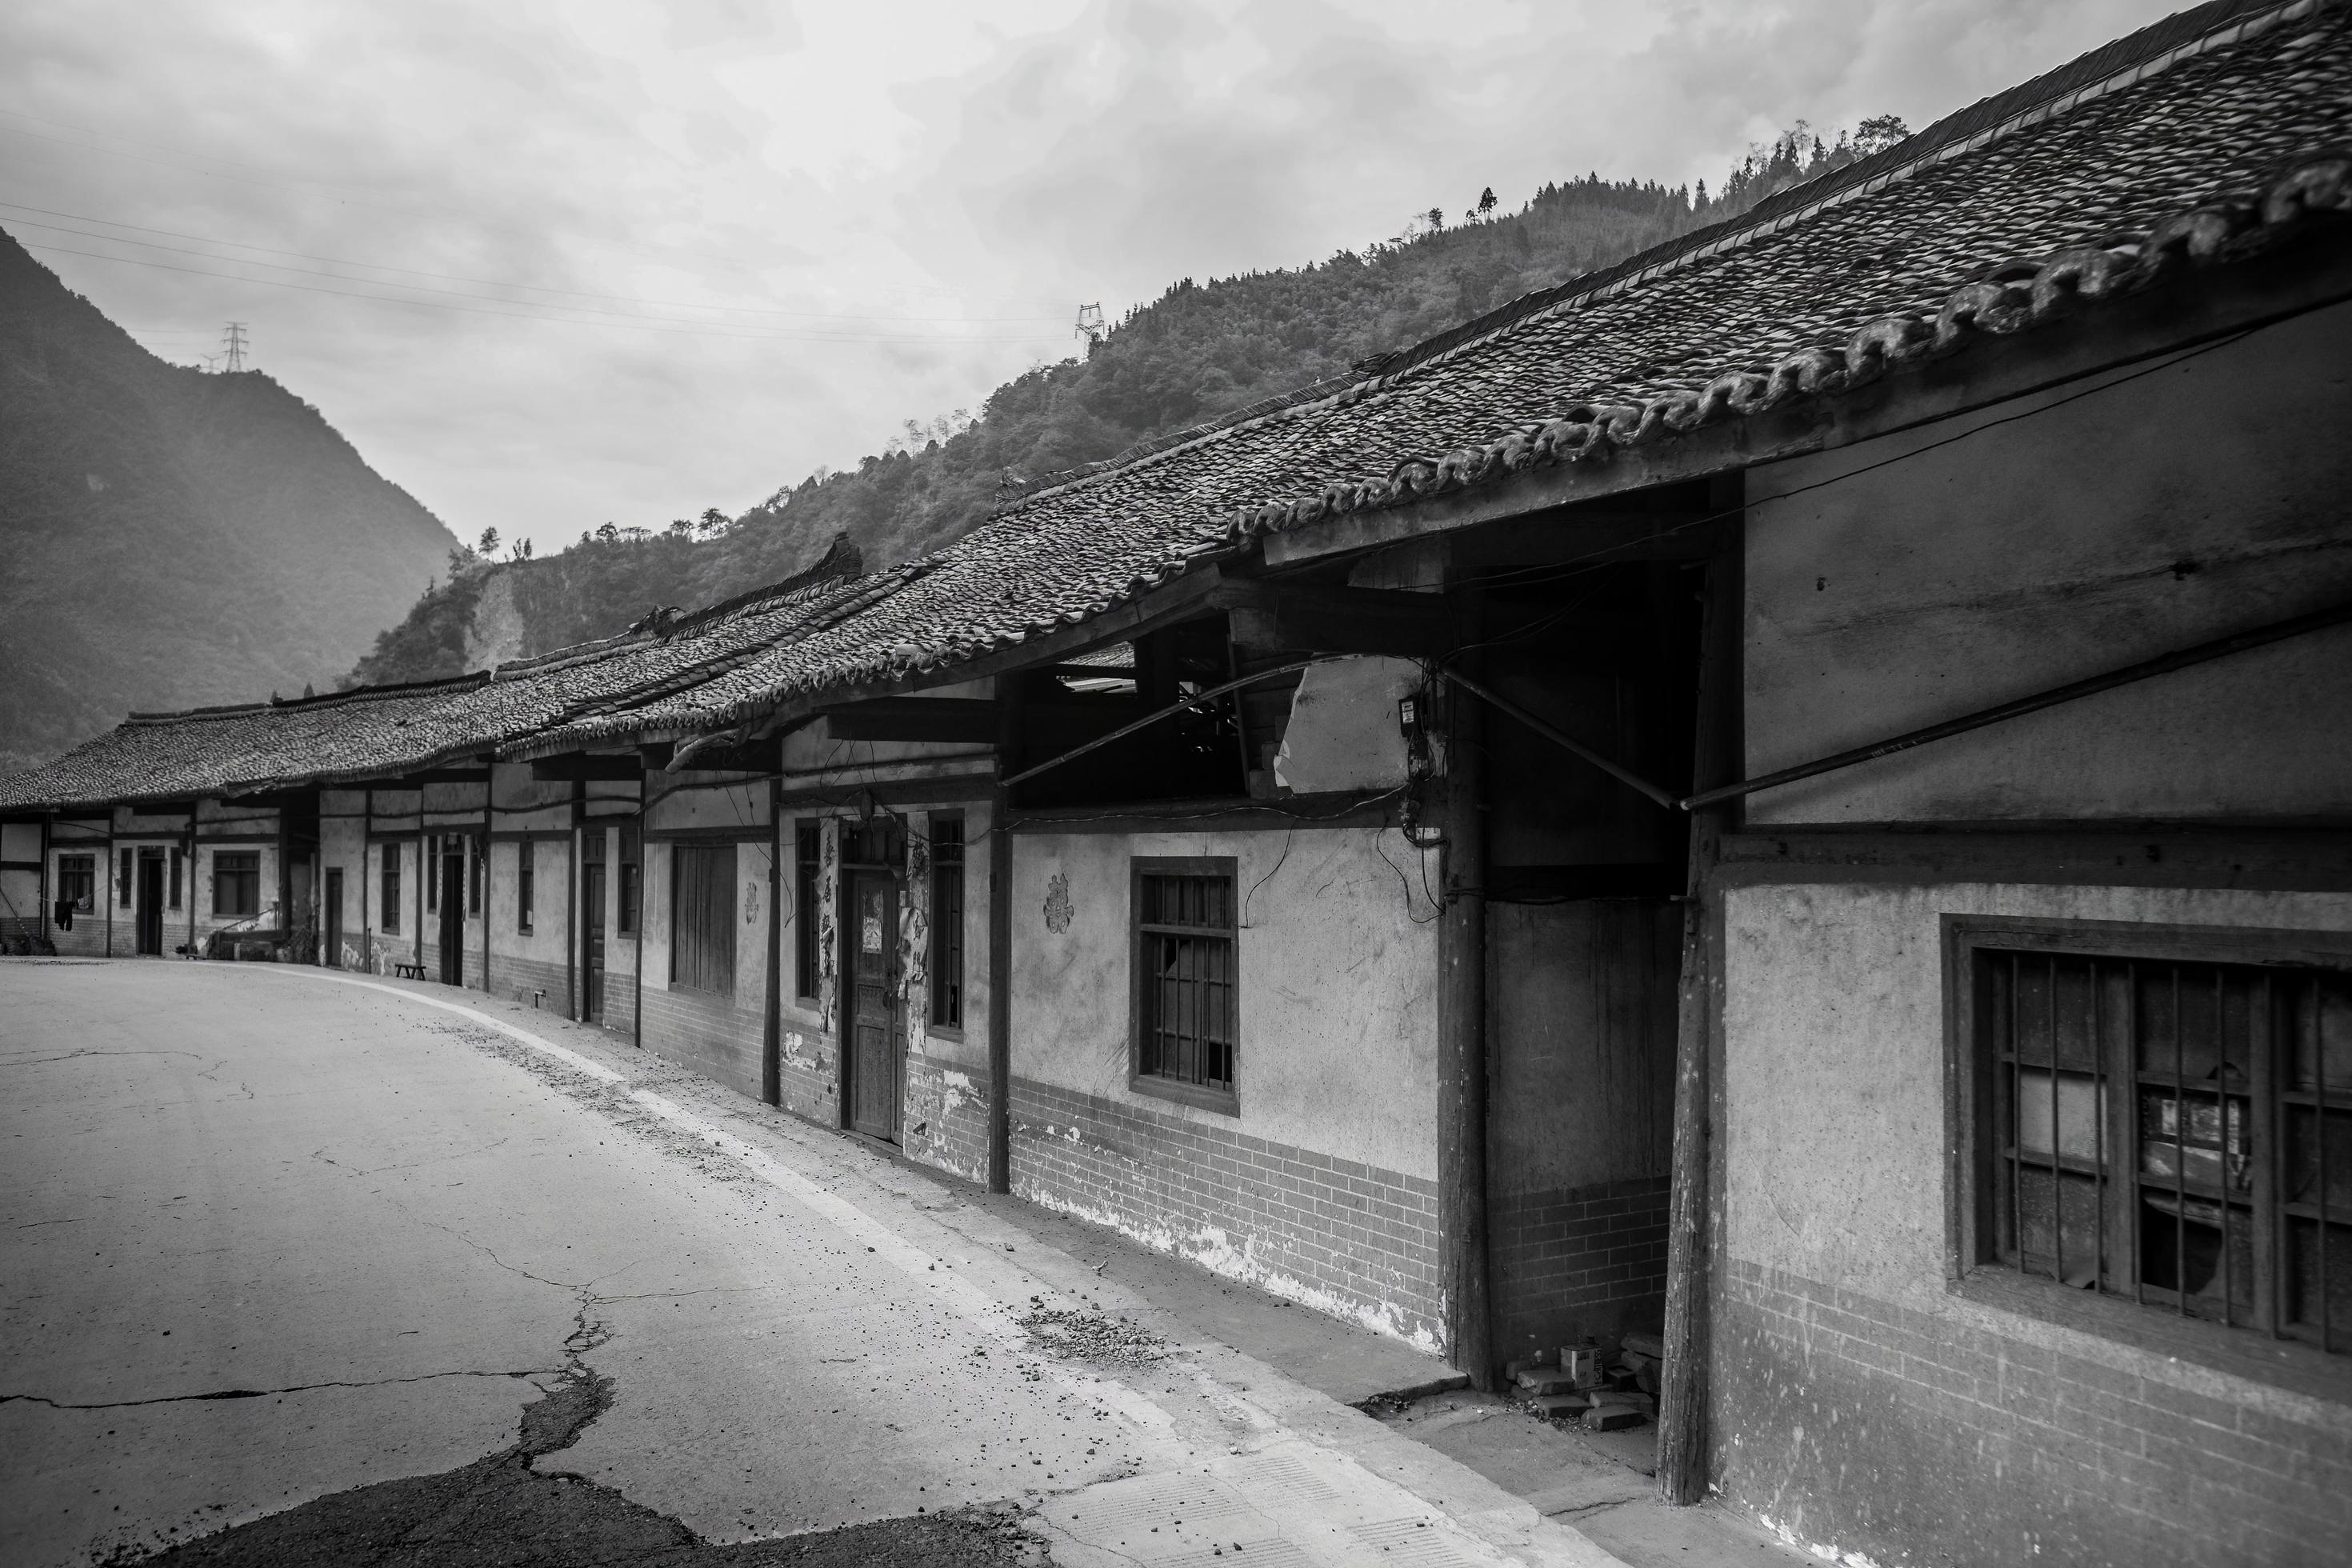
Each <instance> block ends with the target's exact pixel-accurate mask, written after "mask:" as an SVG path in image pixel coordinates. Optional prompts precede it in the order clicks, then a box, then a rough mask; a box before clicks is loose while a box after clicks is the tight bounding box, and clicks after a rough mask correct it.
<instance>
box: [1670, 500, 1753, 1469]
mask: <svg viewBox="0 0 2352 1568" xmlns="http://www.w3.org/2000/svg"><path fill="white" fill-rule="evenodd" d="M1735 548H1737V547H1736V546H1735ZM1739 582H1740V577H1739V560H1738V556H1736V555H1720V556H1717V557H1716V558H1715V559H1714V560H1713V561H1711V562H1709V563H1707V567H1706V607H1705V610H1704V618H1703V620H1702V622H1701V627H1702V630H1701V632H1700V651H1699V672H1698V721H1697V731H1698V733H1697V736H1696V744H1695V745H1694V747H1693V749H1692V760H1691V772H1692V775H1693V781H1694V784H1695V788H1696V789H1706V788H1711V787H1712V786H1714V785H1715V784H1719V783H1721V782H1723V781H1724V780H1725V779H1727V778H1728V777H1731V776H1732V775H1733V774H1734V773H1737V772H1738V765H1739V759H1738V756H1737V754H1736V752H1737V750H1738V747H1737V736H1738V727H1737V726H1738V711H1739V709H1738V702H1739V692H1738V654H1739V627H1740V614H1741V605H1740V589H1739ZM1728 809H1729V807H1728V805H1718V806H1712V807H1707V808H1705V809H1702V810H1700V811H1697V812H1695V813H1694V814H1693V815H1692V816H1691V826H1690V864H1689V868H1688V872H1687V877H1686V879H1685V900H1684V903H1683V957H1682V984H1681V987H1680V992H1679V995H1678V997H1677V1002H1676V1008H1675V1147H1674V1164H1673V1188H1672V1193H1671V1195H1670V1197H1669V1199H1668V1208H1667V1218H1666V1325H1665V1327H1666V1331H1665V1347H1664V1348H1665V1363H1664V1367H1663V1368H1662V1369H1661V1381H1660V1383H1659V1385H1658V1499H1659V1500H1660V1501H1661V1502H1664V1503H1668V1504H1672V1505H1675V1506H1677V1507H1679V1506H1683V1505H1686V1504H1690V1503H1695V1502H1697V1501H1698V1500H1700V1499H1701V1498H1703V1497H1704V1496H1705V1495H1706V1394H1707V1390H1706V1373H1707V1364H1706V1363H1707V1356H1708V1352H1709V1343H1708V1294H1709V1290H1710V1289H1711V1282H1710V1280H1709V1279H1708V1269H1707V1258H1708V1251H1709V1248H1710V1247H1712V1246H1713V1245H1714V1240H1715V1237H1714V1236H1713V1227H1712V1226H1710V1225H1709V1224H1708V1217H1709V1216H1708V1209H1709V1206H1710V1202H1711V1196H1712V1191H1711V1180H1712V1145H1713V1142H1714V1139H1715V1133H1716V1127H1715V1124H1714V1123H1715V1118H1714V1114H1713V1100H1714V1096H1715V1093H1716V1090H1717V1085H1716V1084H1715V1082H1714V1074H1713V1073H1712V1071H1711V1070H1710V1066H1711V1058H1712V1056H1713V1047H1714V1034H1715V1028H1714V1026H1715V1020H1716V1019H1717V1016H1720V1013H1721V1003H1722V997H1723V976H1722V974H1721V973H1719V963H1718V954H1717V951H1716V943H1715V942H1714V940H1713V938H1714V930H1713V925H1714V911H1713V910H1712V909H1711V905H1712V901H1713V899H1714V896H1715V891H1714V888H1713V885H1712V874H1713V872H1714V869H1715V863H1716V859H1717V853H1718V850H1719V848H1720V846H1721V842H1722V838H1723V823H1724V817H1725V814H1726V812H1727V810H1728Z"/></svg>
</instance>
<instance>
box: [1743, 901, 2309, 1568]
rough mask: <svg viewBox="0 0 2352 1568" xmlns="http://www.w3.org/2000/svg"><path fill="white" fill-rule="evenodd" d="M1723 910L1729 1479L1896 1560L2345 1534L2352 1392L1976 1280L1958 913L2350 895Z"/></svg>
mask: <svg viewBox="0 0 2352 1568" xmlns="http://www.w3.org/2000/svg"><path fill="white" fill-rule="evenodd" d="M1724 910H1725V913H1724V926H1725V931H1724V955H1725V1014H1724V1037H1725V1046H1724V1062H1723V1065H1724V1085H1723V1090H1724V1092H1723V1102H1724V1106H1725V1121H1724V1126H1723V1131H1722V1135H1721V1138H1720V1142H1718V1144H1717V1148H1718V1149H1719V1151H1720V1154H1721V1159H1722V1163H1723V1170H1724V1208H1723V1216H1724V1224H1723V1236H1722V1240H1721V1247H1722V1253H1721V1257H1722V1260H1723V1268H1722V1270H1721V1279H1720V1280H1719V1283H1718V1287H1717V1289H1718V1296H1717V1309H1716V1310H1717V1322H1716V1329H1715V1332H1716V1334H1717V1342H1716V1348H1717V1354H1716V1358H1715V1362H1714V1365H1715V1369H1716V1370H1715V1372H1714V1373H1713V1379H1712V1384H1711V1386H1712V1394H1711V1399H1712V1403H1711V1406H1710V1412H1709V1415H1710V1421H1711V1425H1712V1442H1713V1450H1714V1451H1713V1470H1712V1473H1713V1476H1714V1478H1715V1482H1716V1484H1717V1487H1718V1488H1719V1489H1721V1491H1722V1492H1723V1493H1724V1494H1725V1495H1726V1497H1727V1499H1728V1500H1730V1501H1732V1502H1734V1503H1736V1504H1738V1506H1740V1507H1742V1508H1745V1509H1747V1510H1750V1511H1752V1512H1755V1513H1757V1514H1759V1515H1761V1516H1763V1517H1765V1518H1768V1519H1769V1520H1771V1521H1774V1522H1775V1523H1777V1524H1780V1525H1782V1526H1784V1527H1786V1528H1787V1529H1789V1530H1790V1531H1792V1532H1793V1533H1794V1534H1795V1535H1796V1536H1797V1537H1799V1538H1800V1539H1801V1540H1803V1541H1805V1542H1810V1543H1815V1544H1822V1545H1828V1546H1832V1547H1835V1548H1837V1549H1838V1550H1840V1551H1848V1552H1859V1553H1862V1554H1864V1556H1865V1557H1867V1558H1868V1559H1870V1560H1872V1561H1878V1562H1885V1563H1895V1562H1901V1561H1913V1562H1928V1563H1939V1562H1952V1563H1986V1564H1992V1563H2033V1562H2042V1563H2047V1562H2063V1563H2118V1564H2126V1563H2128V1564H2139V1563H2147V1562H2152V1561H2162V1562H2166V1563H2214V1564H2220V1563H2258V1562H2260V1563H2267V1562H2276V1563H2294V1562H2314V1563H2315V1562H2321V1561H2326V1560H2328V1558H2329V1557H2330V1555H2331V1554H2333V1553H2334V1552H2336V1551H2338V1550H2339V1549H2340V1547H2341V1544H2342V1542H2344V1541H2345V1540H2346V1539H2347V1531H2352V1409H2347V1407H2346V1406H2344V1405H2341V1404H2338V1403H2336V1402H2334V1401H2331V1400H2328V1399H2324V1398H2320V1397H2317V1396H2315V1395H2308V1394H2298V1393H2295V1392H2294V1391H2292V1390H2290V1389H2287V1388H2284V1387H2281V1386H2278V1385H2276V1384H2273V1383H2268V1382H2256V1381H2252V1380H2251V1379H2247V1378H2243V1377H2237V1376H2232V1375H2231V1374H2229V1373H2225V1372H2221V1371H2217V1370H2212V1369H2210V1368H2208V1367H2205V1366H2200V1365H2195V1364H2190V1363H2187V1362H2185V1361H2182V1360H2179V1359H2177V1358H2174V1357H2171V1356H2168V1355H2165V1354H2161V1353H2158V1352H2155V1351H2152V1350H2146V1349H2141V1348H2138V1347H2137V1346H2135V1345H2134V1344H2131V1343H2129V1342H2124V1341H2120V1340H2116V1339H2112V1338H2108V1337H2105V1336H2102V1335H2099V1334H2095V1333H2091V1332H2085V1331H2079V1330H2076V1329H2074V1328H2070V1327H2065V1326H2063V1325H2061V1324H2059V1323H2055V1322H2053V1321H2045V1320H2043V1319H2042V1318H2039V1317H2035V1316H2031V1315H2027V1314H2024V1313H2021V1312H2017V1311H2011V1310H2002V1309H2000V1308H1997V1307H1994V1306H1990V1305H1987V1304H1985V1303H1983V1302H1981V1301H1977V1300H1967V1299H1964V1298H1963V1297H1961V1296H1960V1295H1958V1294H1956V1293H1954V1291H1953V1290H1952V1289H1950V1288H1949V1281H1950V1279H1951V1277H1952V1274H1953V1271H1954V1268H1955V1266H1956V1265H1955V1262H1954V1259H1953V1257H1952V1253H1951V1249H1950V1243H1949V1242H1948V1237H1947V1229H1946V1216H1947V1207H1948V1202H1949V1201H1950V1198H1951V1188H1950V1185H1949V1184H1950V1183H1951V1182H1952V1181H1953V1180H1954V1177H1953V1174H1952V1171H1951V1165H1950V1159H1949V1155H1948V1150H1949V1148H1950V1146H1951V1144H1950V1139H1949V1136H1948V1131H1947V1122H1946V1100H1945V1097H1946V1085H1947V1072H1948V1068H1947V1061H1946V1057H1947V1049H1948V1047H1947V1035H1946V1026H1945V1017H1944V995H1945V977H1944V973H1943V952H1942V942H1941V925H1940V921H1941V917H1943V916H1944V915H1947V914H1993V915H2012V916H2032V917H2037V918H2045V919H2064V920H2098V921H2150V922H2160V923H2177V924H2189V925H2208V926H2230V927H2252V928H2273V929H2293V930H2308V931H2336V932H2342V931H2352V895H2345V894H2318V893H2265V892H2248V891H2238V890H2224V889H2150V888H2100V887H2060V886H2040V885H2032V884H2004V885H1988V884H1958V883H1956V884H1943V885H1930V886H1924V887H1906V886H1885V885H1878V884H1871V883H1836V884H1800V885H1786V886H1783V885H1763V886H1752V887H1735V888H1732V889H1727V891H1726V893H1725V895H1724ZM2114 1305H2116V1306H2118V1307H2120V1308H2124V1309H2125V1310H2131V1311H2139V1310H2145V1309H2139V1308H2136V1307H2132V1306H2131V1305H2130V1304H2129V1303H2128V1302H2116V1303H2114ZM2231 1332H2232V1331H2230V1330H2226V1329H2222V1328H2219V1327H2215V1328H2213V1329H2212V1333H2213V1334H2214V1335H2217V1336H2227V1335H2229V1334H2231Z"/></svg>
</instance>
